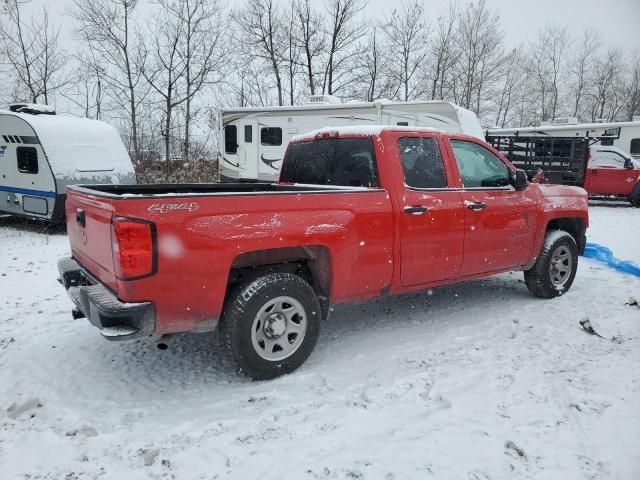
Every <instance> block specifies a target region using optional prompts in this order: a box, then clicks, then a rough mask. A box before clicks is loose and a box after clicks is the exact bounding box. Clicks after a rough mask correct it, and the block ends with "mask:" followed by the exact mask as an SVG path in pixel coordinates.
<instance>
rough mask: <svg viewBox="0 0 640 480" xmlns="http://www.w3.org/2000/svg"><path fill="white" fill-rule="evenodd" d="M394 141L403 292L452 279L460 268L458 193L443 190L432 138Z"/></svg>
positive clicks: (441, 164) (461, 224)
mask: <svg viewBox="0 0 640 480" xmlns="http://www.w3.org/2000/svg"><path fill="white" fill-rule="evenodd" d="M398 135H402V136H400V137H399V138H397V148H398V155H399V157H400V161H401V162H402V168H403V173H404V192H402V195H400V196H399V198H400V209H401V211H400V214H399V215H400V219H399V225H400V256H401V262H400V263H401V266H400V268H401V275H400V277H401V281H402V284H403V285H404V286H412V285H420V284H426V283H432V282H437V281H440V280H446V279H450V278H454V277H456V276H457V275H458V272H459V271H460V267H461V265H462V255H463V237H464V210H463V205H462V198H461V194H460V192H459V191H457V190H454V189H450V188H449V185H450V184H449V178H450V177H451V175H450V173H449V174H447V169H446V168H445V163H444V161H443V155H442V152H441V150H440V147H439V145H438V142H437V140H436V138H434V137H429V136H415V135H413V136H412V135H411V134H406V136H405V134H404V133H402V134H398Z"/></svg>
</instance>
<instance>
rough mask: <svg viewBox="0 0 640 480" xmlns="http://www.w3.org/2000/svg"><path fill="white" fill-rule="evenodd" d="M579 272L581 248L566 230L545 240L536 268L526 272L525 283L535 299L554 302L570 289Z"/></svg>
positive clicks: (550, 235)
mask: <svg viewBox="0 0 640 480" xmlns="http://www.w3.org/2000/svg"><path fill="white" fill-rule="evenodd" d="M577 270H578V247H577V246H576V242H575V240H574V239H573V237H572V236H571V235H570V234H569V233H567V232H565V231H563V230H551V231H549V232H547V235H546V236H545V239H544V244H543V246H542V250H541V251H540V255H539V256H538V259H537V260H536V263H535V264H534V266H533V268H531V269H530V270H527V271H525V272H524V280H525V283H526V284H527V288H528V289H529V292H531V294H532V295H534V296H536V297H540V298H554V297H559V296H560V295H562V294H564V293H565V292H567V291H568V290H569V288H571V284H572V283H573V279H574V278H575V276H576V271H577Z"/></svg>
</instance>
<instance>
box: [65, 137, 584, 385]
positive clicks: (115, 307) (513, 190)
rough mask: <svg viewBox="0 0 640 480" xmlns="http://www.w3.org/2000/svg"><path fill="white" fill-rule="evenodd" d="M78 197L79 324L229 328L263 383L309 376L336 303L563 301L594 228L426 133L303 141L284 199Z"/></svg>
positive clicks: (551, 191)
mask: <svg viewBox="0 0 640 480" xmlns="http://www.w3.org/2000/svg"><path fill="white" fill-rule="evenodd" d="M67 194H68V198H67V230H68V233H69V241H70V243H71V254H72V257H71V258H63V259H61V260H60V262H59V264H58V265H59V270H60V281H61V283H62V284H63V285H64V286H65V288H66V289H67V291H68V293H69V295H70V296H71V298H72V299H73V301H74V303H75V305H76V311H75V316H76V317H79V316H86V317H88V318H89V320H90V321H91V323H92V324H93V325H95V326H96V327H98V328H99V329H100V331H101V333H102V335H103V336H105V338H107V339H109V340H127V339H133V338H138V337H140V336H143V335H151V334H166V333H174V332H185V331H208V330H212V329H214V328H216V327H218V325H219V330H220V335H219V337H220V342H221V347H222V348H223V349H224V351H225V352H227V354H228V356H229V358H230V359H231V360H232V361H233V362H235V364H236V365H237V366H238V368H239V369H240V370H241V371H243V372H245V373H246V374H248V375H250V376H252V377H253V378H256V379H266V378H272V377H275V376H278V375H281V374H284V373H288V372H291V371H293V370H294V369H296V368H297V367H299V366H300V365H301V364H302V363H303V362H304V361H305V360H306V359H307V357H308V356H309V355H310V353H311V351H312V350H313V348H314V346H315V343H316V340H317V338H318V333H319V328H320V320H321V319H322V318H324V317H326V316H327V315H329V312H330V310H331V309H330V306H331V305H332V304H337V303H344V302H350V301H355V300H362V299H368V298H374V297H378V296H383V295H394V294H401V293H407V292H413V291H416V290H421V289H425V288H431V287H435V286H439V285H445V284H450V283H454V282H458V281H462V280H472V279H477V278H482V277H486V276H488V275H493V274H497V273H501V272H506V271H513V270H522V271H524V278H525V282H526V285H527V287H528V288H529V290H530V292H531V293H532V294H533V295H535V296H537V297H541V298H553V297H557V296H559V295H562V294H564V293H565V292H567V291H568V290H569V288H570V287H571V284H572V282H573V280H574V277H575V274H576V269H577V263H578V254H579V253H580V252H582V251H583V249H584V247H585V230H586V228H587V226H588V211H587V195H586V192H585V191H584V190H583V189H581V188H576V187H568V186H561V185H541V184H537V183H531V184H530V183H529V182H528V181H527V179H526V175H525V173H524V172H523V171H522V170H516V169H515V168H514V167H513V165H511V164H510V163H509V162H508V161H507V160H506V159H505V158H504V157H503V156H502V155H501V154H500V153H498V152H497V151H496V150H495V149H493V148H492V147H491V146H489V145H488V144H487V143H485V142H483V141H482V140H479V139H478V138H475V137H471V136H467V135H461V134H454V133H445V132H441V131H436V130H431V129H420V128H415V127H414V128H412V127H385V126H374V127H354V128H349V127H341V128H337V129H325V130H320V131H316V132H311V133H308V134H306V135H303V136H300V137H296V138H294V139H293V140H292V141H291V143H290V144H289V147H288V149H287V152H286V155H285V158H284V165H283V169H282V173H281V176H280V181H279V183H278V184H260V183H254V184H246V183H235V184H214V185H174V186H171V185H139V186H126V185H97V186H90V185H89V186H70V187H68V188H67ZM109 239H110V241H109ZM479 288H481V287H479ZM478 307H479V308H481V306H478Z"/></svg>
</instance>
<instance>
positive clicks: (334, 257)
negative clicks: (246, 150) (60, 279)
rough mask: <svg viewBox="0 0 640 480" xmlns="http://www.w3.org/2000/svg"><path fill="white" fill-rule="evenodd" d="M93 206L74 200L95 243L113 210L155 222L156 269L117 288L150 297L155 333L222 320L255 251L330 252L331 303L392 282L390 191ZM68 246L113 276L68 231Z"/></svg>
mask: <svg viewBox="0 0 640 480" xmlns="http://www.w3.org/2000/svg"><path fill="white" fill-rule="evenodd" d="M91 202H97V200H92V199H89V198H87V197H86V196H84V195H81V194H78V193H72V194H71V195H70V201H68V205H69V206H70V207H69V208H71V209H74V210H75V208H77V207H78V206H82V205H85V204H86V205H87V210H89V211H88V217H87V227H86V230H87V231H86V235H87V236H89V237H91V236H93V235H94V232H92V231H91V229H93V228H96V229H99V230H98V231H99V232H101V237H102V238H103V240H104V241H105V242H108V241H109V240H108V238H109V237H108V236H107V235H106V234H105V233H104V232H102V230H103V229H104V227H103V223H101V222H98V221H97V218H100V219H101V220H106V217H107V216H109V215H111V213H112V212H117V214H118V215H123V216H126V217H132V218H138V219H143V220H149V221H152V222H154V223H155V225H156V228H157V244H158V270H157V273H156V274H155V275H153V276H151V277H148V278H144V279H140V280H135V281H124V280H117V281H116V288H114V291H116V292H117V296H118V298H119V299H120V300H122V301H125V302H143V301H148V300H153V301H154V303H155V305H156V311H157V312H158V318H157V332H158V333H169V332H178V331H187V330H193V329H197V327H198V325H199V324H200V323H202V322H207V321H211V320H216V319H218V318H219V316H220V313H221V311H222V308H223V301H224V298H225V294H226V289H227V285H228V280H229V272H230V269H231V268H232V265H233V263H234V261H235V259H236V258H238V257H239V256H240V255H243V254H246V253H249V252H257V251H267V250H272V249H278V248H283V247H287V248H295V247H304V246H320V247H326V249H327V250H328V251H329V252H330V262H331V263H330V265H325V266H324V268H330V270H331V271H330V278H331V285H332V291H331V293H330V295H331V301H332V302H334V303H339V302H345V301H348V300H353V299H360V298H367V297H373V296H376V295H379V294H380V292H381V291H382V290H384V289H385V288H386V287H388V286H389V284H390V282H391V275H392V249H393V230H394V229H393V213H392V208H391V203H390V200H389V196H388V195H387V192H386V191H384V190H375V191H367V190H363V191H355V192H340V191H334V192H328V193H321V194H313V193H310V194H298V193H290V194H282V195H268V196H261V197H255V196H242V195H229V196H207V197H156V198H153V199H150V198H142V197H141V198H135V197H133V198H128V199H121V200H120V199H117V200H112V201H111V204H109V202H103V203H101V204H100V205H98V204H97V203H95V205H96V207H99V208H100V209H99V211H95V212H94V211H90V210H91V209H90V206H89V205H90V204H91ZM176 206H179V207H176ZM238 212H242V213H238ZM67 213H68V214H71V213H72V212H70V211H69V210H68V212H67ZM69 223H70V224H73V223H74V222H69ZM71 230H79V229H78V228H76V227H73V228H72V229H71ZM98 231H96V232H95V233H98ZM70 240H71V243H72V248H73V252H74V256H76V257H77V259H78V260H79V261H80V263H81V264H83V265H84V266H86V267H87V269H88V270H89V271H90V273H92V274H94V275H95V276H96V277H97V278H98V279H99V280H101V281H105V280H106V281H108V282H110V281H111V280H112V278H113V273H112V270H111V271H105V269H104V268H103V265H102V263H104V262H105V260H106V259H105V258H103V257H104V256H105V254H106V250H100V251H98V250H91V251H86V252H84V251H83V249H84V248H85V247H86V246H83V245H82V244H81V242H82V237H81V234H80V233H79V231H78V232H74V231H70ZM112 285H113V283H112V282H110V283H109V286H112Z"/></svg>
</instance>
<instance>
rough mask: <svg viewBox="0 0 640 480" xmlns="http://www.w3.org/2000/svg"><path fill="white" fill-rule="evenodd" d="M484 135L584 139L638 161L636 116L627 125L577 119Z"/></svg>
mask: <svg viewBox="0 0 640 480" xmlns="http://www.w3.org/2000/svg"><path fill="white" fill-rule="evenodd" d="M487 134H488V135H492V136H502V135H514V134H518V135H524V136H550V137H588V138H591V139H594V140H599V141H600V145H602V146H614V147H617V148H619V149H620V150H623V151H624V152H626V153H629V154H631V156H633V157H634V158H636V159H640V117H634V118H633V121H631V122H599V123H579V122H578V119H577V118H574V117H562V118H556V119H554V121H553V122H552V123H549V124H548V125H540V126H538V127H516V128H491V129H489V130H488V132H487Z"/></svg>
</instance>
